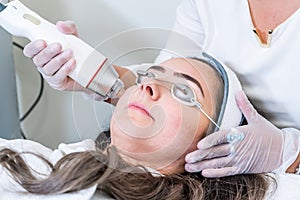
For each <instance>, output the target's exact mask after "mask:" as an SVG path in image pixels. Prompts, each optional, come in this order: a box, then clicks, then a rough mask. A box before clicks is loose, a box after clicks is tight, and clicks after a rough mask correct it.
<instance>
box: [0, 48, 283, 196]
mask: <svg viewBox="0 0 300 200" xmlns="http://www.w3.org/2000/svg"><path fill="white" fill-rule="evenodd" d="M239 90H241V87H240V84H239V82H238V80H237V79H236V77H235V76H234V74H233V73H232V72H231V71H230V70H229V69H227V68H225V67H223V66H222V65H221V64H220V63H218V62H217V61H216V60H215V59H213V58H212V57H210V56H208V55H207V54H203V56H202V57H201V58H198V59H195V58H193V59H192V58H189V59H183V58H173V59H170V60H168V61H166V62H163V63H161V64H159V65H157V66H152V67H150V68H148V69H147V70H146V71H142V70H138V71H137V79H136V85H134V86H131V87H129V88H128V89H127V90H126V92H125V94H124V95H123V96H122V97H121V98H120V100H119V101H118V103H117V105H116V108H115V111H114V113H113V116H112V119H111V124H110V138H107V139H103V138H105V137H104V136H105V135H104V134H101V135H100V137H99V138H100V139H98V140H97V145H96V143H95V142H93V141H92V140H85V141H82V142H80V143H76V144H69V145H66V144H61V145H60V146H59V147H58V149H57V150H55V151H52V150H50V149H48V148H46V147H44V146H42V145H40V144H38V143H35V142H33V141H27V140H11V141H9V140H3V139H1V140H0V146H1V149H2V150H1V151H0V163H1V166H2V167H1V168H0V172H1V183H0V185H1V187H2V189H3V190H8V191H16V192H29V193H34V194H48V195H49V194H62V193H65V194H74V193H75V194H79V193H78V192H77V193H76V191H89V192H87V193H84V194H85V198H90V197H91V196H92V195H93V193H94V191H95V188H96V187H97V188H98V189H99V190H101V191H104V192H105V193H106V194H108V195H110V196H111V197H112V198H115V199H141V200H145V199H197V200H198V199H255V200H257V199H270V198H272V197H273V196H272V193H273V192H274V191H275V192H276V191H277V190H278V189H276V188H277V184H276V182H277V181H276V179H275V178H274V176H270V175H267V174H245V175H236V176H230V177H224V178H205V177H203V176H201V174H200V173H187V172H185V170H184V166H185V155H186V154H188V153H189V152H191V151H194V150H196V148H197V143H198V141H199V140H200V139H201V138H203V137H205V136H206V135H208V134H210V133H212V132H214V131H216V130H218V129H228V128H230V127H234V126H237V125H239V124H240V123H241V121H242V114H241V112H240V110H239V108H238V107H237V105H236V101H235V97H234V95H235V93H236V92H237V91H239ZM238 97H239V98H238V102H242V103H243V102H244V103H245V102H247V99H246V97H245V96H244V95H243V93H239V95H238ZM235 134H236V135H237V136H239V134H241V133H235ZM236 135H235V136H236ZM101 138H102V139H101ZM238 138H239V137H238ZM100 140H101V141H100ZM229 142H231V141H229ZM237 142H238V141H237ZM30 152H31V153H30ZM91 188H92V189H91ZM279 188H280V187H279ZM91 191H92V192H91ZM75 196H76V195H75ZM275 196H276V195H275ZM277 196H278V195H277ZM279 196H280V195H279ZM72 199H75V197H74V198H72ZM79 199H84V198H83V197H81V198H79Z"/></svg>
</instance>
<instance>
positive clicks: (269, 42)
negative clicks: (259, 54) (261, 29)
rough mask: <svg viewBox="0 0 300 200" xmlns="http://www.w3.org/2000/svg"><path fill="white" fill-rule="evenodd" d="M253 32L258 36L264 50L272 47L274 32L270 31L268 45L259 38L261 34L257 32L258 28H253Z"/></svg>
mask: <svg viewBox="0 0 300 200" xmlns="http://www.w3.org/2000/svg"><path fill="white" fill-rule="evenodd" d="M253 32H254V33H255V35H256V38H257V40H258V42H259V44H260V46H262V47H264V48H269V47H270V45H271V41H272V33H273V30H269V31H268V36H267V41H266V43H264V42H263V41H262V39H261V37H260V36H259V33H258V31H257V30H256V28H253Z"/></svg>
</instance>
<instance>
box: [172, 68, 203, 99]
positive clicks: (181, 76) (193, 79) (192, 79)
mask: <svg viewBox="0 0 300 200" xmlns="http://www.w3.org/2000/svg"><path fill="white" fill-rule="evenodd" d="M174 76H177V77H180V78H184V79H186V80H188V81H191V82H193V83H195V84H196V85H197V86H198V88H199V89H200V92H201V93H202V96H203V97H205V96H204V92H203V88H202V86H201V84H200V83H199V82H198V81H197V80H196V79H195V78H193V77H191V76H190V75H188V74H184V73H179V72H174Z"/></svg>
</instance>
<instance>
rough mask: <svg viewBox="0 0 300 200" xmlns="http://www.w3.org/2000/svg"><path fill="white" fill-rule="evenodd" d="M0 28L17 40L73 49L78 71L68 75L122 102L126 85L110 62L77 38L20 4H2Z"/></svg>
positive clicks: (0, 6)
mask: <svg viewBox="0 0 300 200" xmlns="http://www.w3.org/2000/svg"><path fill="white" fill-rule="evenodd" d="M0 26H2V27H3V28H4V29H5V30H6V31H7V32H9V33H10V34H12V35H14V36H18V37H25V38H28V39H29V40H31V41H33V40H37V39H43V40H45V41H46V42H47V43H48V44H50V43H54V42H58V43H60V44H61V45H62V49H63V50H64V49H72V51H73V55H74V58H75V60H76V68H75V69H74V70H73V71H72V72H71V73H70V74H68V75H69V77H71V78H72V79H73V80H75V81H76V82H77V83H79V84H80V85H82V86H83V87H85V88H88V89H90V90H93V91H94V92H96V93H97V94H99V95H101V96H103V97H104V99H105V98H112V99H115V98H119V97H120V96H121V95H122V94H123V92H124V84H123V82H122V81H121V80H120V79H119V75H118V73H117V72H116V71H115V69H114V68H113V66H112V65H110V64H108V59H107V58H106V57H105V56H104V55H102V54H101V53H100V52H98V51H97V50H95V49H94V48H93V47H91V46H89V45H88V44H87V43H85V42H84V41H82V40H81V39H79V38H78V37H76V36H74V35H67V34H63V33H61V32H60V31H59V30H57V28H56V26H55V25H54V24H52V23H50V22H49V21H47V20H45V19H43V18H42V17H40V16H39V15H38V14H36V13H35V12H33V11H31V10H30V9H29V8H27V7H26V6H25V5H23V4H22V3H21V2H20V1H18V0H14V1H11V2H9V3H7V4H5V5H3V4H2V3H0Z"/></svg>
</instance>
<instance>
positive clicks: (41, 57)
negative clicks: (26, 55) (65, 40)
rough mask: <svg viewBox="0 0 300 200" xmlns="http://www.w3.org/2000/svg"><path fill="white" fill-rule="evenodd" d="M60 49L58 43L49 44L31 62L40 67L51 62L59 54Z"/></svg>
mask: <svg viewBox="0 0 300 200" xmlns="http://www.w3.org/2000/svg"><path fill="white" fill-rule="evenodd" d="M61 49H62V47H61V45H60V44H59V43H53V44H50V45H48V46H47V47H46V48H45V49H43V50H42V51H41V52H39V53H38V54H37V55H35V56H34V57H33V59H32V61H33V63H34V64H35V65H36V66H39V67H42V66H44V65H45V64H46V63H48V62H49V61H50V60H52V59H53V58H54V57H55V56H56V55H58V54H60V52H61ZM46 75H48V74H46Z"/></svg>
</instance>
